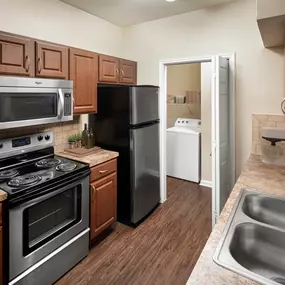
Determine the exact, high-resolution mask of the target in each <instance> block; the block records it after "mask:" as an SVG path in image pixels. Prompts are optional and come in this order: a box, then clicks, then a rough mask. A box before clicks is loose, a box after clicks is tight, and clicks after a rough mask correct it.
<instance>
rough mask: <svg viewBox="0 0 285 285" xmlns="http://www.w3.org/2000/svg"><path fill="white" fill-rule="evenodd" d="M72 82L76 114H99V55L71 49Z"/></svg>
mask: <svg viewBox="0 0 285 285" xmlns="http://www.w3.org/2000/svg"><path fill="white" fill-rule="evenodd" d="M69 66H70V80H73V90H74V113H75V114H84V113H95V112H97V83H98V54H96V53H93V52H88V51H84V50H79V49H74V48H71V49H70V52H69Z"/></svg>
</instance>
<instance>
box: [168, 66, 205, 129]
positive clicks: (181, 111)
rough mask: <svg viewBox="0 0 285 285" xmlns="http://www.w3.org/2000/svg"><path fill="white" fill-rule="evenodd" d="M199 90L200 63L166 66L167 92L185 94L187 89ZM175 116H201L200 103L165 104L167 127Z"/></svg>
mask: <svg viewBox="0 0 285 285" xmlns="http://www.w3.org/2000/svg"><path fill="white" fill-rule="evenodd" d="M190 90H192V91H197V90H201V64H200V63H192V64H179V65H170V66H168V67H167V94H168V95H172V96H186V92H187V91H190ZM177 118H195V119H200V118H201V105H200V104H172V103H168V104H167V128H170V127H172V126H174V124H175V121H176V120H177Z"/></svg>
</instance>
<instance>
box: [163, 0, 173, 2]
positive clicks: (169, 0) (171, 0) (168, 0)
mask: <svg viewBox="0 0 285 285" xmlns="http://www.w3.org/2000/svg"><path fill="white" fill-rule="evenodd" d="M165 1H166V2H175V0H165Z"/></svg>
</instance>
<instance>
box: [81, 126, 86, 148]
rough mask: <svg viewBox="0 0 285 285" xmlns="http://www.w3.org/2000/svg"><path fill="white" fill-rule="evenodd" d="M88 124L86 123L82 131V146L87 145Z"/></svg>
mask: <svg viewBox="0 0 285 285" xmlns="http://www.w3.org/2000/svg"><path fill="white" fill-rule="evenodd" d="M87 131H88V130H87V124H84V130H83V131H82V139H81V140H82V146H84V147H85V146H86V145H87Z"/></svg>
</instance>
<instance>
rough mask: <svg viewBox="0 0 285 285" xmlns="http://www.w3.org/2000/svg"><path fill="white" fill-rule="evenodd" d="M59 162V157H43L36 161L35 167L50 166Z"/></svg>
mask: <svg viewBox="0 0 285 285" xmlns="http://www.w3.org/2000/svg"><path fill="white" fill-rule="evenodd" d="M60 163H61V160H60V159H57V158H45V159H42V160H40V161H38V162H36V166H37V167H41V168H50V167H55V166H57V165H59V164H60Z"/></svg>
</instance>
